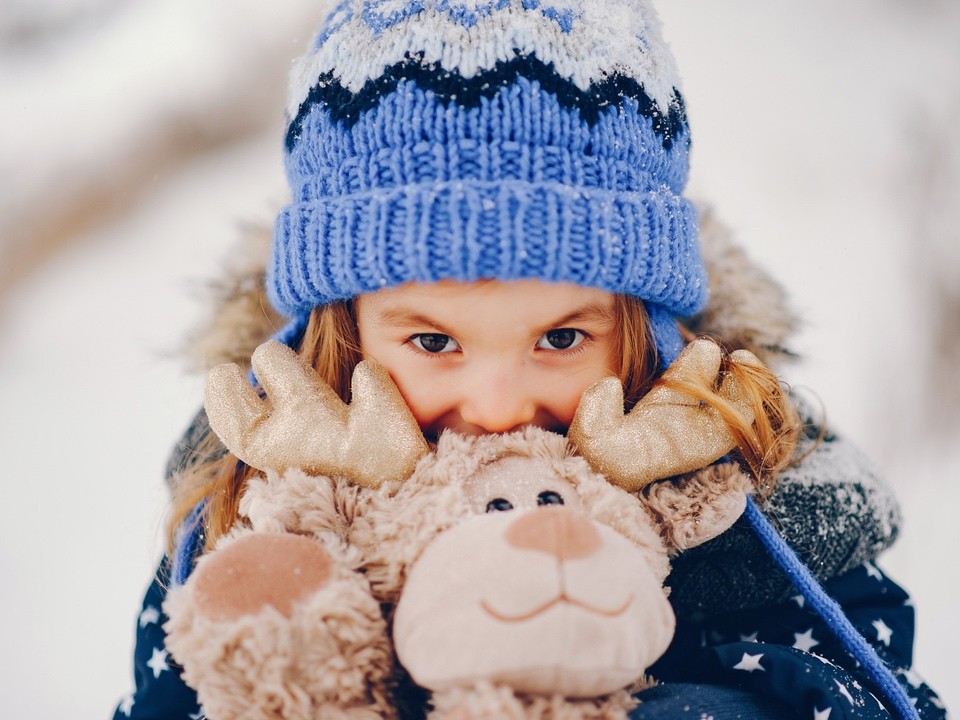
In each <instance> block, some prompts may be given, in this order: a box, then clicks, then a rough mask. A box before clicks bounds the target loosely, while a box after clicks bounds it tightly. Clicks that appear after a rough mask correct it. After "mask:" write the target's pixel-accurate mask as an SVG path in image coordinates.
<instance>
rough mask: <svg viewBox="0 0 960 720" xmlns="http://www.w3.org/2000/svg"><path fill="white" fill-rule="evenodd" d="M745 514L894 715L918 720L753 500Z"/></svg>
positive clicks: (867, 647)
mask: <svg viewBox="0 0 960 720" xmlns="http://www.w3.org/2000/svg"><path fill="white" fill-rule="evenodd" d="M744 514H745V515H746V518H747V521H748V522H749V523H750V526H751V527H752V528H753V530H754V532H755V533H756V534H757V537H758V538H760V541H761V542H762V543H763V544H764V546H765V547H766V548H767V551H768V552H769V553H770V554H771V555H772V556H773V559H774V560H776V561H777V564H778V565H779V566H780V567H781V568H782V569H783V571H784V572H785V573H786V574H787V576H788V577H789V578H790V580H792V581H793V584H794V585H795V586H796V587H797V589H798V590H800V592H801V593H802V594H803V596H804V597H805V598H806V599H807V602H809V603H810V607H812V608H813V610H814V611H815V612H816V613H817V614H818V615H819V616H820V617H821V618H823V619H824V621H825V622H826V623H827V625H828V627H830V629H831V630H832V631H833V633H834V634H835V635H836V636H837V638H839V640H840V642H841V643H842V644H843V646H844V648H846V650H847V652H849V653H850V654H851V655H852V656H853V658H854V659H855V660H857V661H858V662H859V663H860V664H861V665H862V666H863V668H864V670H866V672H867V675H869V676H870V678H871V679H872V680H873V681H874V682H875V683H876V684H877V686H878V687H879V688H880V690H881V691H882V692H883V694H884V696H885V697H886V699H887V701H888V702H889V703H890V705H891V706H892V707H893V708H895V709H896V711H897V714H898V715H899V716H900V717H901V718H903V720H919V718H920V715H919V713H917V709H916V708H915V707H914V706H913V704H912V703H911V702H910V698H909V697H908V696H907V693H906V690H904V688H903V686H902V685H901V684H900V683H899V682H897V679H896V678H895V677H894V676H893V673H892V672H891V671H890V668H889V667H887V665H886V663H884V662H883V660H882V659H881V658H880V656H879V655H877V651H876V650H874V649H873V648H872V647H871V646H870V644H869V643H868V642H867V641H866V640H864V638H863V636H862V635H861V634H860V633H859V632H857V629H856V628H855V627H854V626H853V624H852V623H851V622H850V620H849V619H848V618H847V616H846V615H845V614H844V612H843V608H841V607H840V605H839V604H838V603H837V601H836V600H834V599H833V598H832V597H830V596H829V595H827V593H826V591H825V590H824V589H823V587H821V585H820V583H819V582H817V579H816V578H815V577H813V574H812V573H811V572H810V570H808V569H807V566H806V565H804V564H803V562H801V560H800V558H798V557H797V554H796V553H795V552H794V551H793V549H792V548H791V547H790V546H789V545H787V543H786V541H785V540H784V539H783V538H782V537H780V534H779V533H778V532H777V531H776V529H774V527H773V525H772V524H771V523H770V520H769V519H767V517H766V516H765V515H764V514H763V513H762V512H760V510H759V508H757V506H756V503H754V501H753V498H750V497H748V498H747V509H746V512H745V513H744Z"/></svg>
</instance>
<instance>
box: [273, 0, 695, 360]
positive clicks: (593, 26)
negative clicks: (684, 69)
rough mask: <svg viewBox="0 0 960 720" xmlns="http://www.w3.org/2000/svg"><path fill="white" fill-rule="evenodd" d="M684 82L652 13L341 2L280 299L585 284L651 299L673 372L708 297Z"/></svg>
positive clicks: (300, 304)
mask: <svg viewBox="0 0 960 720" xmlns="http://www.w3.org/2000/svg"><path fill="white" fill-rule="evenodd" d="M677 85H678V83H677V78H676V72H675V69H674V66H673V60H672V58H671V56H670V53H669V52H668V50H667V48H666V46H665V45H664V43H663V40H662V39H661V36H660V31H659V24H658V21H657V19H656V15H655V14H654V12H653V10H652V9H651V8H650V7H649V6H648V5H646V4H645V3H638V2H635V1H634V2H622V1H620V2H617V1H615V0H611V1H610V2H605V3H601V2H593V3H587V2H582V3H576V2H569V1H566V2H555V3H552V4H547V3H542V2H538V1H536V0H491V1H490V2H479V1H477V2H460V3H452V2H450V1H449V0H435V1H434V2H427V1H426V0H412V1H408V2H399V1H396V0H393V1H390V0H381V1H380V2H376V1H370V0H368V1H367V2H358V1H356V0H354V1H353V2H343V3H341V4H340V5H339V6H338V7H337V8H336V10H335V11H334V12H333V13H332V14H331V16H330V17H329V18H328V20H327V23H326V24H325V26H324V27H323V29H322V30H321V32H320V33H319V35H318V36H317V39H316V40H315V42H314V45H313V48H312V50H311V51H310V52H308V53H307V55H306V56H305V57H304V58H303V59H302V60H301V61H300V63H299V65H298V66H297V67H296V68H295V70H294V73H293V80H292V91H291V102H290V106H289V108H288V112H289V121H290V122H289V126H288V132H287V141H286V167H287V175H288V179H289V182H290V186H291V190H292V194H293V198H292V203H291V205H290V206H288V207H287V208H285V209H284V210H283V211H282V212H281V214H280V216H279V218H278V219H277V223H276V228H275V242H274V253H273V259H272V262H271V265H270V268H269V282H268V288H269V294H270V298H271V301H272V302H273V304H274V305H275V307H276V308H277V309H278V310H279V311H280V312H281V313H283V314H285V315H288V316H297V315H303V314H305V313H307V312H309V310H310V309H312V308H313V307H315V306H317V305H322V304H325V303H328V302H332V301H335V300H340V299H346V298H350V297H354V296H356V295H358V294H361V293H364V292H372V291H376V290H380V289H382V288H385V287H392V286H396V285H400V284H402V283H405V282H411V281H417V282H435V281H437V280H441V279H451V280H458V281H473V280H479V279H485V278H494V279H500V280H512V279H527V278H532V279H540V280H543V281H547V282H571V283H576V284H580V285H586V286H591V287H598V288H601V289H605V290H609V291H611V292H618V293H625V294H630V295H635V296H637V297H639V298H641V299H642V300H644V301H645V302H646V303H647V305H648V308H649V309H650V314H651V318H652V322H653V326H654V335H655V337H656V340H657V344H658V348H659V349H660V350H661V353H662V354H663V355H664V358H665V360H667V361H669V360H671V359H672V358H673V357H675V355H676V354H677V352H678V351H679V348H680V347H681V343H680V340H679V336H678V335H677V333H676V329H675V327H674V323H673V319H674V317H675V316H677V315H690V314H693V313H695V312H697V311H699V310H700V309H702V307H703V305H704V303H705V301H706V288H707V285H706V278H705V274H704V270H703V263H702V260H701V258H700V253H699V248H698V240H697V218H696V212H695V210H694V208H693V205H692V204H691V203H690V201H689V200H687V199H686V198H684V197H682V192H683V188H684V185H685V184H686V179H687V168H688V152H689V132H688V129H687V122H686V116H685V113H684V108H683V101H682V99H681V96H680V93H679V91H678V90H677Z"/></svg>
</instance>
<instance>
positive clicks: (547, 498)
mask: <svg viewBox="0 0 960 720" xmlns="http://www.w3.org/2000/svg"><path fill="white" fill-rule="evenodd" d="M537 505H563V497H561V495H560V493H558V492H554V491H553V490H544V491H543V492H542V493H540V494H539V495H537Z"/></svg>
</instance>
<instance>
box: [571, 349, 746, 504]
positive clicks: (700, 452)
mask: <svg viewBox="0 0 960 720" xmlns="http://www.w3.org/2000/svg"><path fill="white" fill-rule="evenodd" d="M722 355H723V353H722V351H721V349H720V347H719V346H718V345H717V344H716V343H714V342H713V341H711V340H706V339H702V338H701V339H698V340H695V341H693V342H692V343H690V344H689V345H688V346H687V347H686V348H685V349H684V351H683V352H682V353H681V355H680V357H679V358H677V360H676V362H674V364H673V365H671V366H670V367H669V368H668V369H667V370H666V371H665V372H664V376H663V377H664V379H665V380H667V381H670V380H673V381H676V382H678V383H684V384H694V385H701V386H702V385H703V384H704V382H706V384H707V386H708V387H711V386H713V384H714V381H715V380H716V379H717V376H718V373H719V372H720V363H721V359H722ZM730 360H731V361H732V362H734V363H742V364H746V365H760V364H761V363H760V361H759V360H758V359H757V358H756V357H755V356H754V355H753V353H751V352H749V351H747V350H737V351H735V352H734V353H732V354H731V355H730ZM718 394H719V395H720V397H722V398H723V399H725V400H727V401H728V402H729V403H730V404H731V406H732V407H733V408H734V410H735V412H736V413H737V414H738V415H739V416H740V417H741V418H743V420H744V421H746V422H748V423H752V422H753V420H754V415H753V410H752V409H751V408H750V406H749V405H748V404H747V403H746V401H745V398H744V396H743V392H742V388H741V387H740V385H739V383H738V381H737V380H736V378H735V377H734V376H733V375H727V376H726V377H725V378H724V379H723V380H722V382H721V383H720V387H719V390H718ZM567 435H568V437H569V438H570V440H571V441H573V443H574V444H575V445H576V446H577V449H578V450H579V452H580V454H581V455H583V457H584V458H586V459H587V461H588V462H589V463H590V464H591V465H592V466H593V468H594V469H595V470H597V472H599V473H601V474H603V475H605V476H606V477H607V479H608V480H609V481H610V482H612V483H614V484H615V485H619V486H620V487H622V488H624V489H625V490H638V489H640V488H642V487H643V486H644V485H647V484H648V483H651V482H653V481H654V480H660V479H662V478H666V477H671V476H673V475H679V474H681V473H685V472H690V471H692V470H697V469H699V468H702V467H705V466H706V465H709V464H710V463H712V462H714V461H715V460H717V459H719V458H721V457H723V456H724V455H725V454H726V453H727V452H729V451H730V450H732V449H733V447H734V446H735V443H734V440H733V437H732V436H731V435H730V432H729V431H728V429H727V426H726V424H725V423H724V422H723V419H722V418H721V416H720V414H719V413H718V412H717V411H716V410H715V409H713V408H711V407H709V406H707V405H705V404H702V403H699V402H698V401H697V400H696V399H695V398H692V397H690V396H689V395H686V394H684V393H683V392H680V391H679V390H677V389H675V388H672V387H670V386H669V382H668V383H664V384H658V385H656V386H654V388H653V389H652V390H651V391H650V392H649V393H647V394H646V395H645V396H644V397H643V398H641V399H640V401H639V402H638V403H637V404H636V405H635V406H634V407H633V409H632V410H631V411H630V412H629V413H628V414H626V415H625V414H624V412H623V387H622V386H621V384H620V381H619V380H618V379H617V378H606V379H604V380H601V381H600V382H598V383H597V384H596V385H594V386H593V387H591V388H590V389H588V390H587V391H586V392H585V393H584V394H583V397H582V398H581V399H580V405H579V407H578V408H577V412H576V415H575V416H574V418H573V422H572V423H571V425H570V430H569V432H568V433H567Z"/></svg>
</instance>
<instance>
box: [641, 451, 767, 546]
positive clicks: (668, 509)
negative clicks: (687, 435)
mask: <svg viewBox="0 0 960 720" xmlns="http://www.w3.org/2000/svg"><path fill="white" fill-rule="evenodd" d="M751 487H752V485H751V482H750V478H749V477H747V475H746V474H745V473H744V472H743V471H742V470H740V468H738V467H737V466H736V465H735V464H734V463H720V464H718V465H711V466H709V467H706V468H704V469H702V470H697V471H695V472H692V473H688V474H687V475H682V476H680V477H678V478H675V479H674V480H671V481H665V482H656V483H652V484H650V485H648V486H647V487H645V488H644V489H643V490H642V491H641V492H640V493H639V498H640V502H641V503H642V504H643V505H644V506H645V507H646V508H647V510H648V511H649V512H650V514H651V515H652V516H653V518H654V521H655V522H656V523H657V525H658V526H659V528H660V533H661V536H662V537H663V540H664V542H665V543H666V544H667V546H668V547H670V548H673V549H674V551H677V550H686V549H688V548H691V547H694V546H696V545H700V544H702V543H705V542H707V540H712V539H713V538H715V537H717V536H718V535H720V534H721V533H722V532H724V531H725V530H727V529H729V528H730V527H731V526H732V525H733V524H734V523H735V522H736V521H737V518H739V517H740V516H741V515H742V514H743V511H744V509H745V508H746V505H747V493H748V492H749V490H750V488H751Z"/></svg>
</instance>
